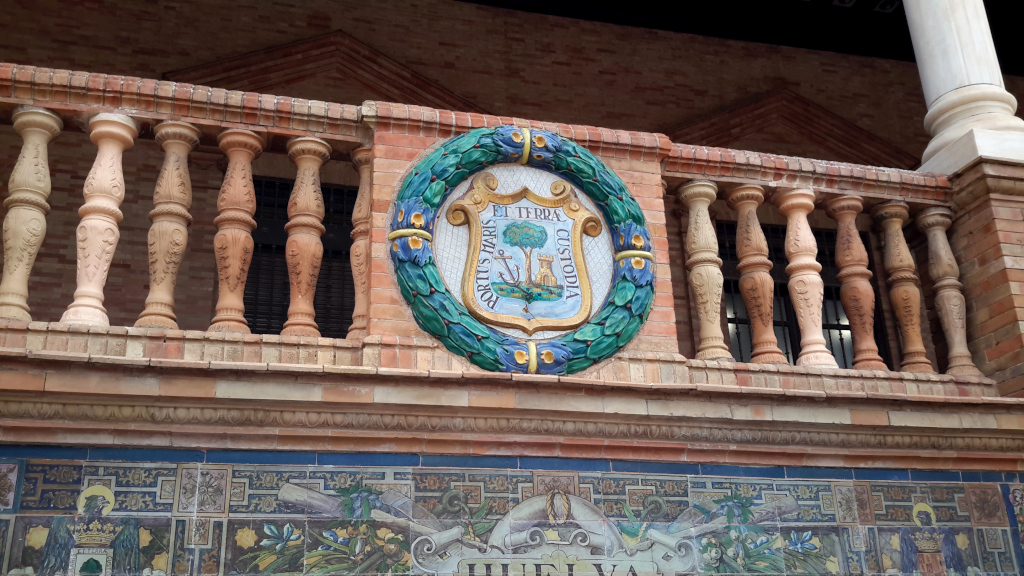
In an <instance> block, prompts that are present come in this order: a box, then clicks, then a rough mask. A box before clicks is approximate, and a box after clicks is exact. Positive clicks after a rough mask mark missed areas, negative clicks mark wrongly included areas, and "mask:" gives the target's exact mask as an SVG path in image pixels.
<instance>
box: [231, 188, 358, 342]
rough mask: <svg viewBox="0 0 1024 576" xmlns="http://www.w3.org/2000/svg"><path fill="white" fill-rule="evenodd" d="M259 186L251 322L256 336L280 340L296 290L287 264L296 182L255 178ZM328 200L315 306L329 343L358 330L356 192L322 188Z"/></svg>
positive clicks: (249, 284) (249, 285) (248, 302)
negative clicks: (353, 260) (352, 259)
mask: <svg viewBox="0 0 1024 576" xmlns="http://www.w3.org/2000/svg"><path fill="white" fill-rule="evenodd" d="M253 184H255V186H256V216H255V218H256V225H257V227H256V230H254V231H253V233H252V238H253V241H254V243H255V245H256V246H255V249H254V250H253V255H252V265H251V266H250V268H249V277H248V280H247V281H246V283H245V295H244V301H245V319H246V321H247V322H249V328H250V329H251V330H252V332H253V334H279V333H280V332H281V329H282V328H283V327H284V322H285V320H287V319H288V303H289V294H290V290H291V288H290V286H289V284H288V266H287V263H286V262H285V243H286V242H287V241H288V234H287V233H286V232H285V231H284V225H285V224H287V223H288V198H289V196H290V195H291V192H292V186H293V184H294V181H292V180H282V179H277V178H253ZM320 190H321V191H322V192H323V196H324V212H325V215H324V227H326V228H327V231H326V232H325V233H324V235H323V238H322V240H323V243H324V259H323V263H322V264H321V266H320V277H319V279H318V280H317V284H316V296H315V297H314V299H313V305H314V307H315V309H316V323H317V325H319V327H320V334H321V336H323V337H325V338H344V337H345V335H346V334H347V333H348V328H349V325H351V324H352V308H353V306H354V305H355V285H354V283H353V281H352V267H351V265H350V263H349V250H350V249H351V247H352V238H351V236H350V234H351V232H352V208H353V206H354V205H355V201H356V192H357V189H356V188H350V187H345V186H331V185H321V186H320Z"/></svg>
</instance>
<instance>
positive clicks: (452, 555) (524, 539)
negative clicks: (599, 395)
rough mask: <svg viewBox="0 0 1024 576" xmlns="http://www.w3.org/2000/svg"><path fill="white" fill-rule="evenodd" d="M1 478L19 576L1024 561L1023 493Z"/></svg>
mask: <svg viewBox="0 0 1024 576" xmlns="http://www.w3.org/2000/svg"><path fill="white" fill-rule="evenodd" d="M432 462H439V463H443V460H440V461H438V460H434V461H432ZM8 463H9V464H13V465H15V466H16V467H17V469H18V472H17V473H16V475H15V477H14V478H13V481H14V482H16V483H20V484H21V486H22V487H23V489H22V490H21V495H22V496H23V498H22V506H21V509H20V510H18V511H16V512H14V511H12V512H8V513H7V515H6V516H0V554H2V556H3V558H2V560H0V571H2V573H11V572H13V573H14V574H21V575H27V574H29V572H28V571H29V570H31V574H42V573H47V574H54V575H56V574H58V573H61V574H69V573H73V572H74V571H76V570H77V571H79V572H80V573H83V574H88V575H89V576H92V575H93V574H96V575H103V574H110V576H114V575H115V574H140V575H141V574H148V575H149V576H160V574H161V573H163V574H171V575H177V576H186V575H187V576H202V575H211V576H212V575H213V574H260V575H269V574H293V573H299V572H306V573H309V574H329V573H339V574H340V573H344V574H373V573H380V574H384V573H389V574H400V573H403V572H411V573H413V574H427V573H431V572H436V573H438V574H447V573H458V574H465V575H468V574H473V576H488V570H489V571H490V576H499V575H501V576H504V575H505V572H506V571H507V572H508V576H520V573H522V574H521V576H535V565H537V566H541V569H542V572H541V575H542V576H545V573H544V572H543V570H548V571H549V572H551V574H552V575H554V574H555V573H556V572H555V571H556V570H557V571H558V576H569V572H570V569H569V564H571V565H572V570H571V571H572V574H573V576H601V574H603V575H604V576H632V574H631V573H630V571H631V570H632V571H633V572H636V574H637V576H645V575H650V576H653V575H655V574H679V573H683V574H694V575H698V574H699V575H709V574H713V573H719V574H725V573H758V574H787V575H802V574H821V575H822V576H824V575H826V574H842V575H853V574H859V575H868V574H884V573H888V574H908V575H909V574H921V575H928V576H932V575H934V576H939V575H947V576H953V575H962V574H970V573H977V574H993V575H996V574H1000V575H1001V574H1019V573H1020V568H1019V567H1020V563H1021V559H1022V554H1021V547H1020V542H1019V534H1020V532H1019V530H1018V528H1017V526H1018V524H1019V521H1018V515H1020V516H1022V517H1024V489H1022V488H1021V487H1020V485H1018V484H1000V483H992V482H989V483H982V482H968V483H960V482H949V481H943V482H911V481H906V482H904V481H885V482H865V481H852V480H850V481H845V480H832V481H822V480H813V479H812V480H804V479H786V478H781V479H766V478H758V477H726V476H700V475H697V474H692V475H689V476H687V475H674V474H664V473H657V474H655V473H638V472H595V471H587V468H586V467H581V469H580V470H528V469H515V470H505V469H483V468H469V469H467V468H459V467H455V466H453V467H449V468H413V469H409V468H387V467H360V466H321V465H312V466H295V465H269V464H267V465H263V464H261V465H223V464H159V463H156V464H154V463H123V462H117V463H109V462H85V463H79V462H55V461H29V462H22V461H13V462H8ZM716 470H719V471H721V469H716ZM729 470H730V471H733V470H735V471H742V469H741V468H738V467H733V468H730V469H729ZM26 504H27V505H26ZM54 511H57V512H61V513H64V514H65V515H64V516H54ZM172 516H173V517H172ZM417 542H418V544H417ZM133 549H137V550H138V554H134V553H132V552H131V550H133ZM613 565H614V566H615V567H616V568H615V569H614V570H613ZM552 566H554V568H552ZM147 571H148V572H147ZM513 573H515V574H513Z"/></svg>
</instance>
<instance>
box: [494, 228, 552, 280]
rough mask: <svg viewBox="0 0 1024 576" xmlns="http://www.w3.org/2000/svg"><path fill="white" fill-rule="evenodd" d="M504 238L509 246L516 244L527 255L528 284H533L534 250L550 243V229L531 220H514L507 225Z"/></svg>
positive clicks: (503, 233)
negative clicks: (532, 222) (530, 221)
mask: <svg viewBox="0 0 1024 576" xmlns="http://www.w3.org/2000/svg"><path fill="white" fill-rule="evenodd" d="M502 238H504V239H505V243H506V244H508V245H509V246H515V247H517V248H519V249H520V250H522V251H523V256H526V284H527V285H528V286H533V285H534V281H533V250H534V248H543V247H544V245H545V244H547V243H548V231H547V230H545V229H544V228H543V227H541V226H537V225H536V224H531V223H529V222H513V223H512V224H509V225H508V226H506V227H505V230H504V231H503V232H502Z"/></svg>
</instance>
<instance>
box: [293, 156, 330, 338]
mask: <svg viewBox="0 0 1024 576" xmlns="http://www.w3.org/2000/svg"><path fill="white" fill-rule="evenodd" d="M288 157H289V158H291V159H292V162H294V163H295V167H296V174H295V186H294V187H293V188H292V195H291V198H290V199H289V200H288V223H287V224H285V226H284V230H285V232H287V233H288V243H287V244H286V245H285V252H284V253H285V259H286V261H287V262H288V282H289V284H290V285H291V302H290V303H289V305H288V320H286V321H285V323H284V329H283V330H281V334H285V335H290V336H316V337H317V338H319V337H320V331H319V330H317V325H316V310H315V309H314V308H313V297H314V295H315V294H316V281H317V278H319V276H320V263H321V262H322V261H323V257H324V244H323V241H321V240H320V237H321V236H323V234H324V232H325V230H326V229H325V228H324V225H323V221H324V197H323V193H322V192H321V191H320V166H322V165H323V163H324V162H326V161H327V159H328V158H330V157H331V146H330V145H329V144H328V143H327V142H324V141H323V140H320V139H319V138H312V137H309V136H303V137H298V138H292V139H291V140H289V141H288Z"/></svg>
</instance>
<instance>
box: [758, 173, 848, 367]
mask: <svg viewBox="0 0 1024 576" xmlns="http://www.w3.org/2000/svg"><path fill="white" fill-rule="evenodd" d="M772 202H774V203H775V205H776V206H777V207H778V208H779V211H780V212H782V213H783V214H784V215H785V216H786V259H787V260H788V261H789V265H788V266H786V274H787V275H789V298H790V300H792V302H793V309H794V310H796V320H797V323H798V324H799V325H800V356H799V357H798V358H797V360H796V364H797V366H825V367H830V368H836V367H838V364H836V359H835V358H834V357H833V356H832V353H831V352H829V350H828V348H826V347H825V336H824V333H823V332H822V329H821V308H822V305H823V303H824V299H825V283H824V282H823V281H822V279H821V264H818V260H817V257H818V243H817V242H816V241H815V240H814V233H813V232H812V231H811V225H810V224H809V223H808V222H807V215H808V214H810V213H811V210H814V192H812V191H811V190H809V189H807V188H793V189H790V190H783V191H779V192H776V193H775V195H774V196H773V197H772Z"/></svg>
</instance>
